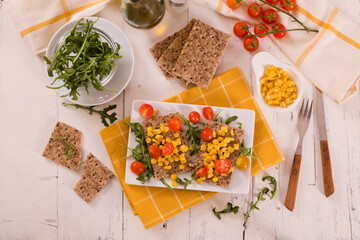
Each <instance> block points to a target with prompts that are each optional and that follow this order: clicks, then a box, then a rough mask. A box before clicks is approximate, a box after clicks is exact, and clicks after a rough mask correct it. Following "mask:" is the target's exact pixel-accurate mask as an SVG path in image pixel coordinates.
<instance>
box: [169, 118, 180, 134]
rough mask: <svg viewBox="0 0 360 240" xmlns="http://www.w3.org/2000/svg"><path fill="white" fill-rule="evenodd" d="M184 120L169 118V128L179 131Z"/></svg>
mask: <svg viewBox="0 0 360 240" xmlns="http://www.w3.org/2000/svg"><path fill="white" fill-rule="evenodd" d="M181 125H182V122H181V120H180V118H177V117H174V118H172V119H170V120H169V129H170V130H171V131H173V132H176V131H179V130H180V128H181Z"/></svg>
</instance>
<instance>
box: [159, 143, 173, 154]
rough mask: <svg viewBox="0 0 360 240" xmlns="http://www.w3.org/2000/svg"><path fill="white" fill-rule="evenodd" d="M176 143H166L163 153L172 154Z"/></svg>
mask: <svg viewBox="0 0 360 240" xmlns="http://www.w3.org/2000/svg"><path fill="white" fill-rule="evenodd" d="M174 148H175V147H174V144H173V143H171V142H168V143H165V145H164V147H163V149H162V154H163V155H170V154H172V152H173V151H174Z"/></svg>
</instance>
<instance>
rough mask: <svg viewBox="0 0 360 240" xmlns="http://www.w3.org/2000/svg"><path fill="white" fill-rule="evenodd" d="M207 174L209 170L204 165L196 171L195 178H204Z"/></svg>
mask: <svg viewBox="0 0 360 240" xmlns="http://www.w3.org/2000/svg"><path fill="white" fill-rule="evenodd" d="M208 172H209V169H208V167H207V166H206V165H204V166H202V167H201V168H199V170H197V171H196V176H198V177H205V176H206V175H207V174H208Z"/></svg>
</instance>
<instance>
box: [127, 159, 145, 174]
mask: <svg viewBox="0 0 360 240" xmlns="http://www.w3.org/2000/svg"><path fill="white" fill-rule="evenodd" d="M130 169H131V171H132V172H133V173H135V174H137V175H140V174H141V173H142V172H144V170H145V169H144V164H143V163H142V162H139V161H133V162H132V163H131V165H130Z"/></svg>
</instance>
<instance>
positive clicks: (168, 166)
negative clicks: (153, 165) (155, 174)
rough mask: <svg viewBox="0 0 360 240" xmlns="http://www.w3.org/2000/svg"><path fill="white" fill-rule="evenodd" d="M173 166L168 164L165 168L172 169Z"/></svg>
mask: <svg viewBox="0 0 360 240" xmlns="http://www.w3.org/2000/svg"><path fill="white" fill-rule="evenodd" d="M171 168H172V167H171V165H166V166H165V167H164V169H166V170H170V169H171Z"/></svg>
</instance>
